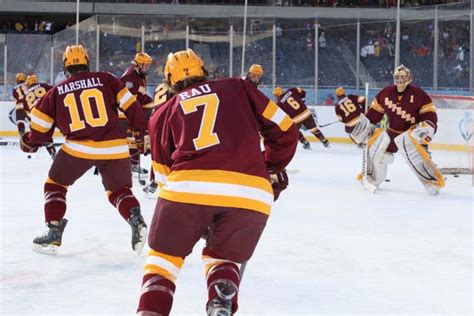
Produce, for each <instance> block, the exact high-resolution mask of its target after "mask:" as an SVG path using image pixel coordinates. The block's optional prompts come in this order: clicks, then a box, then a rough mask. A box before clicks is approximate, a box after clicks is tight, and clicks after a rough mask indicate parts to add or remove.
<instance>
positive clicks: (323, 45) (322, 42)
mask: <svg viewBox="0 0 474 316" xmlns="http://www.w3.org/2000/svg"><path fill="white" fill-rule="evenodd" d="M308 35H311V34H309V33H308ZM318 42H319V47H321V48H326V46H327V44H326V37H325V36H324V32H321V35H320V36H319V40H318Z"/></svg>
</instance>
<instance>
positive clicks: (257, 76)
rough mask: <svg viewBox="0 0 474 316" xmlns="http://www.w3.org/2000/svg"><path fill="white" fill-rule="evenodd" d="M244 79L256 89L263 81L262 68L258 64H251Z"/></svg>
mask: <svg viewBox="0 0 474 316" xmlns="http://www.w3.org/2000/svg"><path fill="white" fill-rule="evenodd" d="M244 79H245V80H247V81H249V82H250V83H252V84H253V85H254V86H255V87H257V88H258V86H259V85H260V83H262V79H263V67H262V66H261V65H259V64H253V65H252V66H250V68H249V70H248V72H247V75H246V76H245V78H244Z"/></svg>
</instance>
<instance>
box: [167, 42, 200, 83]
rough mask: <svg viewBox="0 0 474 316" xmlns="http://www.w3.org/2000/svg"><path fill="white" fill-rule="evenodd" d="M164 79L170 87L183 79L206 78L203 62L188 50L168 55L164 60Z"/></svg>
mask: <svg viewBox="0 0 474 316" xmlns="http://www.w3.org/2000/svg"><path fill="white" fill-rule="evenodd" d="M165 77H166V78H167V79H168V80H169V82H170V83H171V86H174V85H176V83H178V82H180V81H183V80H185V79H190V78H199V77H206V70H205V69H204V62H203V61H202V59H201V58H200V57H199V56H198V55H196V53H195V52H194V51H193V50H192V49H190V48H188V49H187V50H182V51H179V52H176V53H170V54H169V55H168V58H167V59H166V66H165Z"/></svg>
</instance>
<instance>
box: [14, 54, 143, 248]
mask: <svg viewBox="0 0 474 316" xmlns="http://www.w3.org/2000/svg"><path fill="white" fill-rule="evenodd" d="M63 65H64V70H65V72H67V73H68V76H69V77H68V79H66V80H65V81H63V82H61V83H60V84H58V85H57V86H55V87H54V88H53V89H51V90H49V91H48V93H47V94H46V95H45V96H44V97H43V98H42V99H41V101H40V103H39V104H38V105H37V106H36V107H35V108H33V110H32V111H31V114H30V117H31V132H28V133H26V134H24V135H23V137H22V139H21V148H22V150H23V151H25V152H30V153H31V152H35V151H37V150H38V147H39V146H42V145H44V144H46V143H49V142H51V137H52V135H53V131H54V127H57V128H58V129H59V130H60V131H61V133H62V134H63V135H64V136H65V138H66V142H65V144H64V145H63V146H62V147H61V150H60V151H59V153H58V155H57V157H56V159H55V160H54V161H53V164H52V166H51V168H50V170H49V174H48V178H47V180H46V183H45V185H44V196H45V204H44V213H45V219H46V225H47V226H48V228H49V229H48V231H47V232H46V233H45V234H44V235H42V236H39V237H37V238H35V239H34V240H33V249H34V250H35V251H37V252H40V253H46V254H56V253H57V251H58V247H59V246H61V238H62V235H63V231H64V228H65V226H66V224H67V220H66V219H65V218H64V215H65V213H66V194H67V191H68V187H69V186H70V185H72V184H73V183H74V182H75V181H76V180H77V179H79V178H80V177H81V176H82V175H83V174H84V173H85V172H86V171H87V170H89V169H90V168H91V167H93V166H96V167H97V168H98V171H99V173H100V175H101V177H102V183H103V185H104V188H105V190H106V191H107V195H108V198H109V201H110V203H111V204H112V205H113V206H115V207H116V208H117V210H118V212H119V213H120V215H121V216H122V217H123V218H124V219H125V220H126V221H127V222H128V223H129V224H130V226H131V228H132V249H133V250H134V251H135V252H136V253H137V254H139V253H140V252H141V249H142V248H143V245H144V243H145V239H146V231H147V227H146V224H145V222H144V220H143V217H142V216H141V214H140V204H139V203H138V201H137V199H136V198H135V197H134V196H133V193H132V191H131V189H130V188H131V187H132V178H131V174H130V173H129V172H124V171H123V170H130V158H129V152H128V146H127V139H126V136H125V134H124V133H122V132H121V131H120V129H119V126H118V114H117V109H118V108H120V109H121V111H123V112H124V113H125V115H126V116H127V118H128V120H129V123H130V126H131V127H132V128H133V130H134V135H135V139H136V140H137V144H138V145H139V146H140V147H141V148H142V146H143V134H144V129H145V123H144V119H143V112H142V109H141V106H140V104H139V103H138V102H136V99H135V97H134V96H133V95H132V94H131V93H130V91H129V90H128V89H127V87H125V85H124V84H123V83H122V82H121V81H120V80H119V79H118V78H116V77H114V76H113V75H111V74H110V73H107V72H89V56H88V54H87V51H86V49H85V48H84V47H82V45H72V46H68V47H66V50H65V51H64V54H63Z"/></svg>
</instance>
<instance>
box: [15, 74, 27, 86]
mask: <svg viewBox="0 0 474 316" xmlns="http://www.w3.org/2000/svg"><path fill="white" fill-rule="evenodd" d="M15 80H16V83H22V82H25V80H26V76H25V74H24V73H22V72H19V73H17V74H16V76H15Z"/></svg>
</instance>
